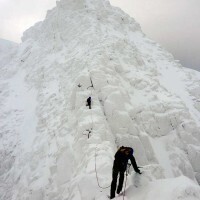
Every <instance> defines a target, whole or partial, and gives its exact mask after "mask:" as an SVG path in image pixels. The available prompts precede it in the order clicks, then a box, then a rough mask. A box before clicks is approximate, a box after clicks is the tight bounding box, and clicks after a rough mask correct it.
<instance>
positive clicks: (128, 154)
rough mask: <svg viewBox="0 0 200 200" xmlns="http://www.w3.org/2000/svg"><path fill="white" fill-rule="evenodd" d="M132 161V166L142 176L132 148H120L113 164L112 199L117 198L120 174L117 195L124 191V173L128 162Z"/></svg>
mask: <svg viewBox="0 0 200 200" xmlns="http://www.w3.org/2000/svg"><path fill="white" fill-rule="evenodd" d="M129 159H130V160H131V164H132V166H133V168H134V170H135V172H136V173H138V174H142V173H141V172H140V170H139V168H138V166H137V164H136V161H135V158H134V156H133V149H132V148H131V147H124V146H122V147H120V148H119V149H118V151H117V152H116V154H115V160H114V163H113V174H112V183H111V191H110V199H113V198H115V191H116V186H117V177H118V174H119V183H118V187H117V194H119V193H120V192H121V191H122V187H123V182H124V173H125V171H126V168H127V164H128V160H129Z"/></svg>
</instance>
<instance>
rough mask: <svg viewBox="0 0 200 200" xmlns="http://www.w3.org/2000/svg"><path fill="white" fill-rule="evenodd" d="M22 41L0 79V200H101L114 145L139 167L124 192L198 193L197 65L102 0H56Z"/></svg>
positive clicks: (129, 195) (147, 199)
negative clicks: (182, 60)
mask: <svg viewBox="0 0 200 200" xmlns="http://www.w3.org/2000/svg"><path fill="white" fill-rule="evenodd" d="M22 41H23V42H22V43H21V44H20V45H19V47H18V49H17V51H16V52H15V54H14V57H13V58H12V59H11V61H10V62H7V64H6V65H5V66H4V68H3V70H4V72H5V75H4V76H0V84H1V85H0V91H1V93H0V99H1V107H0V111H1V112H0V113H1V115H0V118H1V121H2V123H1V124H0V126H1V132H0V136H1V142H0V159H1V165H0V194H1V196H0V199H2V200H11V199H12V200H15V199H20V200H23V199H24V200H25V199H30V200H43V199H44V200H45V199H55V200H64V199H69V200H79V199H80V200H93V199H96V200H104V199H107V194H109V185H110V183H111V178H112V163H113V156H114V154H115V151H116V150H117V148H118V147H119V146H121V145H125V146H131V147H133V148H134V155H135V157H136V161H137V163H138V165H139V166H141V167H143V168H141V171H143V174H142V175H141V176H139V175H137V174H135V173H134V171H133V170H131V171H130V172H129V176H128V179H127V187H126V196H125V199H139V200H140V199H141V200H151V199H161V198H162V199H166V200H171V199H184V200H186V199H188V200H191V199H196V200H197V199H200V188H199V185H198V183H200V167H199V166H200V163H199V162H200V161H199V160H200V159H198V158H199V157H200V146H199V142H200V134H199V130H200V129H199V126H200V104H199V98H200V84H199V83H200V74H199V73H198V72H195V71H192V70H188V69H185V68H183V67H182V66H181V65H180V64H179V63H178V61H175V60H174V59H173V57H172V55H171V54H169V53H168V52H166V51H165V50H164V49H163V48H162V47H160V46H159V45H158V44H156V43H155V42H153V41H151V40H149V39H148V38H146V37H145V35H144V34H143V33H142V32H141V30H140V26H139V25H138V24H137V23H136V22H135V21H134V19H132V18H130V17H129V16H128V15H127V14H125V13H124V12H122V11H121V10H120V9H118V8H114V7H112V6H111V5H110V4H109V2H108V1H106V0H95V1H94V0H93V1H91V0H75V1H72V0H61V1H60V2H57V6H56V7H55V8H54V9H52V10H50V11H48V13H47V17H46V19H45V20H44V21H43V22H39V23H37V24H36V25H35V26H33V27H31V28H30V29H28V30H27V31H26V32H25V33H24V35H23V38H22ZM89 96H91V98H92V109H89V108H88V107H87V106H86V99H87V98H88V97H89ZM102 188H106V189H102ZM116 198H117V199H122V196H119V197H116Z"/></svg>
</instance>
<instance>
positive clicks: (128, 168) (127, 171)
mask: <svg viewBox="0 0 200 200" xmlns="http://www.w3.org/2000/svg"><path fill="white" fill-rule="evenodd" d="M130 166H131V164H130V163H128V167H127V168H126V180H125V186H124V192H123V200H124V197H125V191H126V182H127V177H128V174H129V170H130Z"/></svg>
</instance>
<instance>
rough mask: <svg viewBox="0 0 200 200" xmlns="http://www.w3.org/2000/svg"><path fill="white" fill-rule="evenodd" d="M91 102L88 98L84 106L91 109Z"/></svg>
mask: <svg viewBox="0 0 200 200" xmlns="http://www.w3.org/2000/svg"><path fill="white" fill-rule="evenodd" d="M91 101H92V100H91V97H88V98H87V104H86V106H89V109H91Z"/></svg>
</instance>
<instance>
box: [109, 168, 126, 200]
mask: <svg viewBox="0 0 200 200" xmlns="http://www.w3.org/2000/svg"><path fill="white" fill-rule="evenodd" d="M118 174H119V183H118V187H117V193H118V194H119V193H120V192H121V190H122V187H123V182H124V172H121V171H115V170H113V174H112V183H111V191H110V197H111V198H113V197H115V191H116V186H117V177H118Z"/></svg>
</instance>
